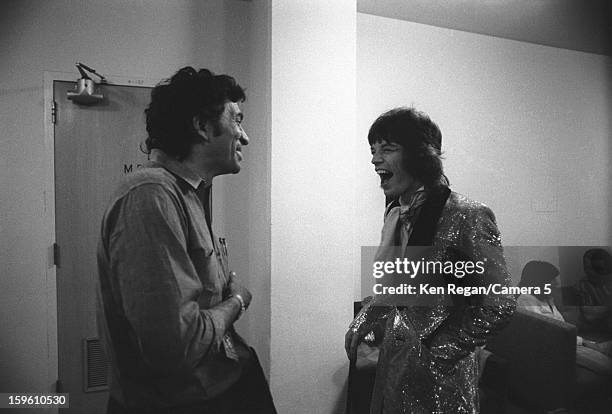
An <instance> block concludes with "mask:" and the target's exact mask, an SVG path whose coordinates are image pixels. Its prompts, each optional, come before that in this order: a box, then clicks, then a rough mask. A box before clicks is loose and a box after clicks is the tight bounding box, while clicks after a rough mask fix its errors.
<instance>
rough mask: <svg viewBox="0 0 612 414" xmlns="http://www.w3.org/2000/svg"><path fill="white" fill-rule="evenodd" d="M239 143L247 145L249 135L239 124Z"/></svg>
mask: <svg viewBox="0 0 612 414" xmlns="http://www.w3.org/2000/svg"><path fill="white" fill-rule="evenodd" d="M239 140H240V144H242V145H249V141H250V140H249V136H248V135H247V133H246V131H245V130H244V128H243V127H242V125H241V126H240V138H239Z"/></svg>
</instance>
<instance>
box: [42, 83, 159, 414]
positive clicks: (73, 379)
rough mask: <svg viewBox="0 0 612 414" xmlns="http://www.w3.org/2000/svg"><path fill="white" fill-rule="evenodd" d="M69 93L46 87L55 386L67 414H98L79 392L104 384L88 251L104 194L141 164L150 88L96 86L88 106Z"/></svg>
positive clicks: (92, 398) (96, 394)
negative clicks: (51, 114) (50, 132)
mask: <svg viewBox="0 0 612 414" xmlns="http://www.w3.org/2000/svg"><path fill="white" fill-rule="evenodd" d="M73 88H74V83H73V82H60V81H55V82H54V84H53V94H54V100H55V101H56V103H57V106H56V108H57V109H56V119H57V121H56V124H55V129H54V143H55V150H54V151H55V216H56V217H55V220H56V225H55V228H56V242H57V244H58V245H59V249H60V250H59V255H60V263H59V266H58V268H57V304H58V305H57V306H58V310H57V315H58V359H59V361H58V363H59V379H60V381H61V385H62V392H67V393H69V394H70V409H69V410H66V411H67V412H74V413H84V412H87V413H93V414H95V413H104V412H105V410H106V400H107V398H108V393H107V392H106V391H92V392H85V389H86V388H87V387H88V386H89V388H91V389H92V390H99V389H103V388H104V383H105V375H104V366H103V364H104V360H103V358H101V356H100V353H99V346H98V345H99V344H98V342H97V337H98V333H97V329H96V306H95V302H96V300H95V283H96V279H97V267H96V246H97V243H98V238H99V231H100V223H101V219H102V214H103V212H104V209H105V208H106V205H107V203H108V201H109V198H110V195H111V194H112V191H113V190H114V189H115V188H116V186H117V183H118V181H119V180H120V179H121V178H122V176H124V175H125V174H129V173H130V172H131V171H134V170H136V169H137V168H138V167H139V166H140V165H142V164H143V163H144V162H145V161H146V159H147V157H146V155H145V154H144V153H142V152H141V151H140V149H139V148H140V145H144V140H145V138H146V130H145V122H144V109H145V107H146V105H147V104H148V102H149V100H150V93H151V88H146V87H137V86H117V85H101V86H99V89H100V92H101V93H102V94H104V96H105V99H104V101H103V102H101V103H99V104H96V105H92V106H82V105H78V104H75V103H73V102H72V101H69V100H68V99H67V92H68V91H69V90H72V89H73ZM87 367H89V372H86V371H87V369H86V368H87ZM87 374H88V375H87Z"/></svg>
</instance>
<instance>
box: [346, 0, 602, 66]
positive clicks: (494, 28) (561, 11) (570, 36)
mask: <svg viewBox="0 0 612 414" xmlns="http://www.w3.org/2000/svg"><path fill="white" fill-rule="evenodd" d="M357 10H358V11H359V12H361V13H368V14H374V15H377V16H383V17H390V18H394V19H400V20H407V21H411V22H415V23H421V24H427V25H431V26H438V27H446V28H449V29H455V30H462V31H467V32H472V33H479V34H484V35H490V36H496V37H502V38H506V39H513V40H519V41H523V42H530V43H537V44H541V45H547V46H554V47H560V48H564V49H571V50H579V51H583V52H589V53H597V54H602V55H608V56H612V41H611V40H610V39H611V38H612V1H610V0H357Z"/></svg>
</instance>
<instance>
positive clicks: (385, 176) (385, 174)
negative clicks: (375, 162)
mask: <svg viewBox="0 0 612 414" xmlns="http://www.w3.org/2000/svg"><path fill="white" fill-rule="evenodd" d="M376 174H378V176H379V177H380V185H381V186H384V185H385V184H386V183H387V182H388V181H389V180H390V179H391V177H393V173H392V172H391V171H389V170H385V169H384V168H377V169H376Z"/></svg>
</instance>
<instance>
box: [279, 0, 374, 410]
mask: <svg viewBox="0 0 612 414" xmlns="http://www.w3.org/2000/svg"><path fill="white" fill-rule="evenodd" d="M271 27H272V31H271V62H272V63H271V110H272V119H271V158H270V160H271V224H272V231H271V280H270V284H271V337H270V360H271V369H270V383H271V388H272V392H273V395H274V398H275V401H276V404H277V408H278V411H279V412H281V413H332V412H342V411H343V409H342V408H340V407H342V406H343V404H344V385H345V381H346V376H347V370H348V361H347V359H346V355H345V352H344V333H345V331H346V328H347V326H348V324H349V322H350V321H351V319H352V308H353V306H352V302H353V285H354V282H353V280H354V278H355V277H358V275H356V274H354V271H355V269H358V260H359V257H358V256H357V255H356V254H355V252H358V249H356V248H355V246H354V229H353V226H354V220H353V218H354V210H353V205H354V199H355V198H354V196H355V193H354V188H355V183H354V180H353V173H354V165H353V160H354V159H355V156H354V154H355V151H357V150H358V148H359V145H358V144H357V142H356V137H355V112H356V101H355V79H356V3H355V1H354V0H334V1H329V0H305V1H280V0H279V1H274V0H273V1H272V2H271ZM362 150H363V148H362Z"/></svg>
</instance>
